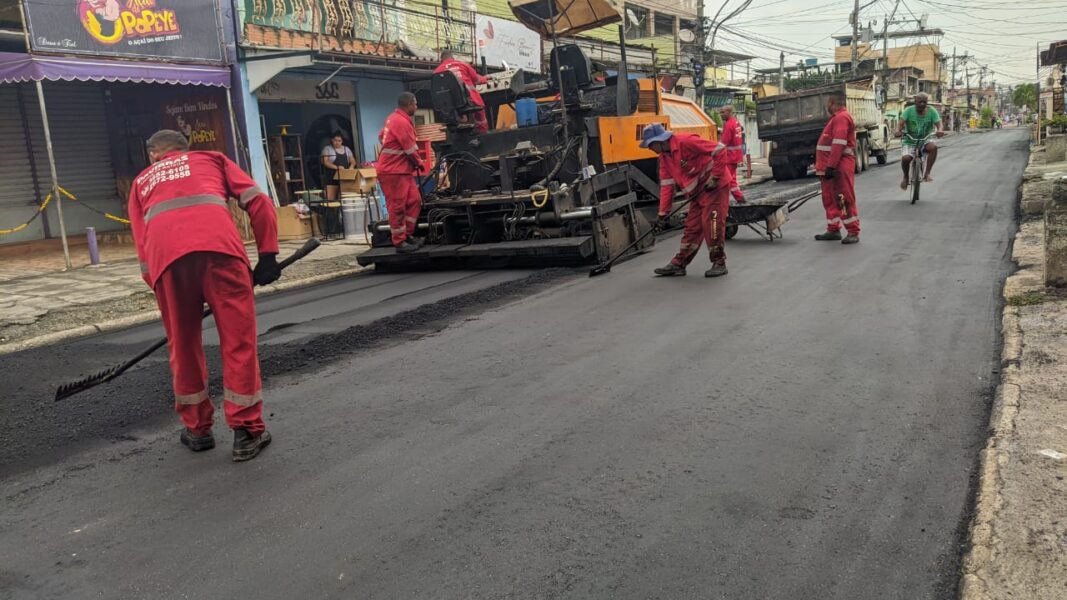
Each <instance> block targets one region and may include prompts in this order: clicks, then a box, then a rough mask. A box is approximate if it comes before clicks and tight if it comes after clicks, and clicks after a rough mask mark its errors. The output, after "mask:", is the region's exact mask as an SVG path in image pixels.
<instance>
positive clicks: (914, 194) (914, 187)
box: [911, 156, 923, 204]
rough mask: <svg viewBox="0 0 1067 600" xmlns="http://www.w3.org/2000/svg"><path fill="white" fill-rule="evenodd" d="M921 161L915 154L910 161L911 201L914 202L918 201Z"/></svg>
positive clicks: (921, 179) (920, 182)
mask: <svg viewBox="0 0 1067 600" xmlns="http://www.w3.org/2000/svg"><path fill="white" fill-rule="evenodd" d="M922 172H923V161H922V158H920V157H918V156H916V157H915V159H914V160H912V161H911V203H912V204H915V203H916V202H918V201H919V186H920V185H922V182H923V176H922Z"/></svg>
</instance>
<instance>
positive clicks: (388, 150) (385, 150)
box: [382, 148, 404, 156]
mask: <svg viewBox="0 0 1067 600" xmlns="http://www.w3.org/2000/svg"><path fill="white" fill-rule="evenodd" d="M382 154H395V155H397V156H403V154H404V151H403V150H395V149H393V148H382Z"/></svg>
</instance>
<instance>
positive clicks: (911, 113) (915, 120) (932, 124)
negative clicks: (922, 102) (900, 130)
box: [900, 106, 941, 146]
mask: <svg viewBox="0 0 1067 600" xmlns="http://www.w3.org/2000/svg"><path fill="white" fill-rule="evenodd" d="M900 118H901V120H903V121H904V138H903V141H902V142H901V143H902V144H903V145H905V146H914V145H915V144H917V143H918V142H919V140H921V139H923V138H924V137H926V136H928V135H930V134H932V133H933V132H935V131H937V127H936V125H937V124H938V123H940V122H941V115H939V114H937V109H936V108H934V107H932V106H927V107H926V114H924V115H920V114H919V111H917V110H915V106H909V107H907V108H905V109H904V112H903V113H902V114H901V115H900Z"/></svg>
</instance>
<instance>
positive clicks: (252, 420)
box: [129, 129, 281, 461]
mask: <svg viewBox="0 0 1067 600" xmlns="http://www.w3.org/2000/svg"><path fill="white" fill-rule="evenodd" d="M147 145H148V156H149V159H150V160H151V161H152V164H151V166H149V167H148V168H147V169H145V170H144V171H143V172H142V173H141V174H140V175H138V176H137V178H136V179H134V181H133V185H132V187H131V189H130V206H129V211H130V223H131V227H132V229H133V238H134V241H135V242H136V244H137V256H138V258H140V261H141V275H142V276H143V277H144V280H145V283H147V284H148V286H149V287H151V288H152V290H153V291H154V292H155V294H156V302H157V303H158V304H159V312H160V313H161V314H162V318H163V328H164V329H166V331H167V339H168V341H169V347H170V368H171V374H172V376H173V381H174V399H175V403H174V407H175V409H176V410H177V412H178V416H180V417H181V419H182V422H183V423H184V424H185V429H184V430H183V431H182V433H181V442H182V444H184V445H185V446H187V447H188V448H189V449H190V450H192V451H194V452H200V451H203V450H210V449H212V448H214V447H215V438H214V436H213V435H212V433H211V427H212V424H213V421H214V415H215V406H214V404H212V402H211V398H210V397H209V395H208V388H207V382H208V372H207V361H206V360H205V358H204V346H203V343H202V338H201V333H202V330H203V323H202V321H203V311H204V303H205V302H206V303H207V305H208V306H209V307H210V308H211V310H212V311H213V312H214V314H215V327H216V329H217V330H218V333H219V345H220V349H221V351H222V373H223V388H224V392H223V403H222V404H223V409H224V412H225V414H226V424H227V425H229V426H230V428H231V429H233V460H235V461H245V460H250V459H253V458H255V457H256V455H258V454H259V452H260V450H262V449H263V448H265V447H266V446H267V444H269V443H270V432H268V431H267V426H266V425H265V424H264V423H263V392H262V382H261V381H260V376H259V358H258V356H257V354H256V343H257V342H256V305H255V300H254V297H253V295H252V283H253V281H254V282H255V283H256V284H257V285H266V284H268V283H271V282H273V281H275V280H277V279H278V277H279V276H280V275H281V268H280V267H279V266H278V262H277V260H276V257H277V255H278V221H277V216H276V215H275V213H274V203H273V202H272V201H271V199H270V198H268V197H267V196H266V194H264V193H263V192H262V191H260V189H259V188H258V187H256V184H255V182H254V181H252V178H251V177H249V176H248V175H247V174H246V173H245V172H244V171H242V170H241V168H240V167H238V166H237V165H236V164H234V162H233V161H231V160H230V159H228V158H226V157H225V156H224V155H222V154H220V153H218V152H190V151H189V141H188V140H187V139H186V138H185V136H183V135H182V134H181V133H178V132H177V131H171V130H168V129H164V130H162V131H158V132H156V133H155V134H154V135H153V136H152V137H150V138H149V139H148V144H147ZM227 198H235V199H237V204H238V205H239V206H240V207H241V208H243V209H244V210H245V211H246V212H247V213H248V215H249V219H250V221H251V223H252V229H253V231H255V234H256V246H257V247H258V250H259V262H258V263H257V264H256V268H255V271H253V270H252V269H250V268H249V267H250V264H249V262H248V255H247V254H246V253H245V246H244V243H243V242H242V241H241V236H240V235H239V234H238V233H237V226H236V225H235V224H234V221H233V217H232V216H231V215H230V211H229V208H228V207H227V205H226V199H227Z"/></svg>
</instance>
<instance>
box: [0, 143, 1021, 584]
mask: <svg viewBox="0 0 1067 600" xmlns="http://www.w3.org/2000/svg"><path fill="white" fill-rule="evenodd" d="M1026 143H1027V142H1026V136H1025V133H1024V132H1022V131H1016V130H1001V131H997V132H992V133H986V134H973V135H963V136H955V137H954V138H951V139H950V140H949V141H946V144H945V146H946V147H945V150H944V151H943V152H942V155H941V158H940V160H939V162H938V165H937V168H936V170H935V178H936V179H937V182H936V183H934V184H932V185H929V186H925V187H924V189H923V191H924V199H923V200H921V201H920V202H919V204H917V205H914V206H913V205H911V204H909V203H908V202H907V200H906V197H905V195H904V193H903V192H901V191H900V190H899V189H897V188H896V184H897V182H898V180H899V177H900V170H899V168H898V167H896V166H892V165H889V166H886V167H882V168H878V169H875V170H873V171H872V172H870V173H868V174H866V175H863V176H861V177H860V178H859V179H858V193H859V197H860V211H861V216H862V218H863V233H862V236H861V237H862V240H863V241H862V243H860V244H859V245H856V246H842V245H840V244H836V243H818V242H814V241H812V240H811V234H813V233H816V232H818V231H820V230H821V228H822V222H823V217H822V215H821V210H820V209H819V207H818V206H817V202H818V201H817V200H816V201H813V202H811V203H809V204H808V205H806V206H805V207H804V208H803V209H801V210H800V211H799V212H798V213H796V214H795V215H794V219H793V221H792V222H790V223H788V224H787V225H786V226H785V239H783V240H781V241H776V242H774V243H769V242H766V241H760V240H758V239H756V237H755V236H754V235H753V234H751V233H750V232H746V231H742V232H741V233H740V234H739V235H738V237H737V238H735V240H733V242H732V243H731V244H729V245H728V247H727V252H728V254H729V266H730V269H731V273H730V275H729V276H727V277H726V278H723V279H719V280H707V279H704V278H703V277H700V276H699V274H700V272H701V271H702V270H703V269H704V268H706V267H705V265H706V264H707V262H706V261H707V259H706V255H702V256H701V257H700V258H698V259H697V261H696V262H695V264H694V266H693V269H692V272H691V274H690V276H689V277H686V278H677V279H666V280H663V279H655V278H653V277H652V276H651V270H652V269H653V268H654V267H656V266H660V265H661V264H663V263H665V262H667V260H668V259H669V257H670V256H671V254H672V253H673V252H674V251H675V250H676V248H677V238H676V237H675V238H668V239H666V240H664V241H663V242H662V243H661V244H660V245H658V246H657V248H656V249H655V250H654V251H652V252H650V253H648V254H646V255H644V256H641V257H638V258H636V259H634V260H631V261H629V262H627V263H624V264H622V265H618V266H616V267H615V268H614V269H613V271H612V273H611V274H609V275H604V276H602V277H599V278H595V279H589V278H585V277H583V276H581V274H573V273H570V272H560V271H554V272H548V273H537V274H534V275H533V276H532V279H515V277H519V275H518V274H506V273H504V274H495V275H493V276H492V277H503V278H504V279H502V280H499V281H493V282H489V281H486V284H487V285H485V286H481V287H479V286H478V285H475V286H473V287H471V288H469V289H468V290H467V291H466V292H464V293H462V294H460V295H453V296H449V297H445V298H431V297H430V296H426V298H427V299H428V300H431V301H433V302H434V303H433V304H430V305H427V306H422V307H419V308H417V309H416V310H414V311H411V312H398V313H395V314H391V313H390V312H389V311H388V310H387V309H384V308H381V306H380V305H381V304H382V303H389V302H391V301H392V300H390V299H389V298H391V297H392V296H391V295H390V294H385V295H384V296H383V299H382V300H381V301H379V302H378V303H373V302H370V303H369V306H372V307H378V309H380V310H382V311H383V312H382V313H381V314H382V315H388V316H385V317H384V318H382V319H378V320H376V321H373V322H363V323H359V324H357V326H356V327H354V328H351V329H344V330H341V327H340V325H342V324H346V323H347V322H346V320H345V319H344V318H342V319H340V320H339V321H338V322H337V323H338V325H337V327H336V328H335V329H333V331H332V332H329V333H326V334H325V335H320V334H321V332H322V331H329V328H319V325H322V323H318V324H316V323H314V321H316V319H310V320H309V321H308V322H305V323H299V324H297V325H294V326H292V327H285V328H281V329H276V330H275V333H273V334H271V335H279V336H280V335H282V334H283V332H284V333H285V334H286V335H288V334H289V333H294V332H299V335H297V337H296V338H295V339H291V340H281V339H279V340H276V341H277V343H274V344H268V345H266V346H265V348H264V356H265V358H264V362H265V370H266V371H267V372H268V375H269V380H268V388H267V390H266V392H267V402H268V405H267V406H268V411H269V413H270V418H269V425H270V427H271V429H272V431H273V433H274V436H275V442H274V445H272V446H271V447H270V448H269V449H268V450H267V451H266V452H265V453H264V454H263V455H262V456H261V457H260V458H257V459H256V460H255V461H252V462H251V463H246V464H233V463H231V462H229V455H228V454H229V453H228V448H227V447H226V443H223V444H222V446H221V447H220V448H218V449H216V450H214V451H212V452H208V453H204V454H192V453H189V452H187V451H185V450H184V449H182V448H181V447H180V446H178V444H177V430H178V428H177V426H176V424H175V421H174V420H166V421H161V420H160V419H162V418H163V417H161V416H159V415H160V414H161V413H160V412H159V410H156V411H148V410H147V409H145V410H146V412H144V414H143V415H142V413H140V412H138V411H136V410H132V409H131V410H129V411H126V412H122V409H121V406H122V405H121V404H119V403H118V402H120V400H116V397H117V396H118V394H119V391H118V390H121V389H126V390H128V391H129V390H132V391H133V392H135V393H138V392H139V393H147V391H149V390H155V391H156V392H160V391H161V390H165V368H164V366H163V365H162V364H156V365H154V366H151V365H150V366H148V367H146V368H145V369H141V370H139V371H138V372H137V373H135V374H133V375H132V376H131V379H130V380H129V381H128V382H125V383H123V384H122V386H124V387H121V388H120V387H119V382H116V383H115V384H113V386H112V387H111V388H109V390H108V391H107V392H106V393H104V392H100V393H98V394H96V395H91V394H90V395H87V396H86V397H84V398H82V399H80V400H79V401H78V402H77V403H74V404H71V405H70V406H71V409H70V410H73V411H85V410H91V409H86V408H85V407H86V405H90V406H91V405H93V404H94V403H101V404H106V405H107V406H110V407H111V408H110V410H111V411H115V412H114V415H115V416H113V417H111V418H110V419H111V420H114V419H115V418H117V417H121V418H122V419H126V420H128V423H127V424H126V425H125V426H124V428H120V430H121V431H124V432H125V433H123V434H122V435H119V436H117V437H112V438H111V441H110V443H103V444H101V443H97V444H81V443H78V444H76V445H73V446H71V445H66V446H64V445H59V446H55V447H52V446H49V447H48V449H47V451H43V452H40V453H34V452H29V453H28V454H27V458H22V459H18V460H17V463H16V464H15V465H14V466H12V465H11V464H10V463H8V464H7V465H6V473H7V474H6V476H5V477H4V479H3V480H0V490H2V497H3V499H4V507H5V509H4V511H3V512H2V514H0V532H2V534H0V597H2V598H19V599H21V598H88V597H95V598H148V597H152V598H216V597H259V598H361V599H364V598H366V599H370V598H432V599H443V598H642V599H644V598H663V599H677V598H701V599H708V598H729V599H742V598H744V599H747V598H753V599H770V598H783V599H818V600H823V599H834V598H840V599H849V600H852V599H857V598H887V599H888V598H892V599H899V598H908V599H909V600H912V599H924V598H951V597H954V594H955V585H956V576H957V567H958V560H959V550H960V548H959V544H960V543H961V540H962V532H963V528H964V527H965V525H966V522H967V518H968V516H969V507H970V502H971V492H970V481H971V477H972V475H973V473H974V469H975V459H976V456H977V452H978V449H979V448H980V447H981V445H982V443H983V442H984V440H985V427H986V423H987V417H988V414H987V413H988V407H989V402H990V394H991V391H992V389H993V385H994V382H995V377H996V369H997V359H996V357H997V348H996V346H997V334H996V331H997V323H996V315H997V308H998V307H997V293H996V292H997V291H998V290H999V288H1000V285H1001V284H1002V281H1003V278H1004V276H1005V274H1006V273H1007V270H1008V263H1007V260H1006V252H1007V250H1008V248H1009V240H1010V239H1011V236H1012V234H1013V231H1014V223H1013V204H1014V203H1013V200H1014V198H1015V195H1016V187H1017V185H1018V183H1019V181H1020V178H1021V174H1022V170H1023V166H1024V164H1025V152H1026ZM467 275H468V276H469V275H471V274H467ZM389 277H395V276H389ZM433 277H439V275H424V276H418V277H416V278H415V279H413V280H409V281H420V280H423V278H426V279H425V281H429V280H430V279H432V278H433ZM487 277H490V276H488V275H487ZM353 281H355V280H353ZM378 281H382V282H384V283H385V285H388V286H394V285H398V283H397V282H396V281H389V280H386V279H384V278H380V277H377V276H375V277H370V278H366V279H360V280H359V283H358V285H370V284H373V283H377V282H378ZM437 281H438V282H439V285H436V286H423V287H420V286H419V285H416V286H415V288H413V291H412V292H411V294H414V295H415V296H421V295H423V294H431V295H432V294H434V293H438V292H439V290H441V289H447V288H448V287H450V284H448V282H447V281H445V280H437ZM347 283H348V284H351V283H352V282H347ZM337 285H345V284H337ZM337 289H338V290H340V288H337ZM373 289H375V288H371V290H373ZM433 290H438V292H435V291H433ZM368 293H371V292H370V291H369V290H366V289H364V290H360V291H358V292H354V293H351V294H347V295H346V294H338V295H336V296H334V298H333V301H334V302H336V303H337V304H338V305H339V306H340V307H341V308H342V309H343V308H346V307H351V309H352V310H356V308H357V304H358V303H360V302H369V301H368V300H367V296H366V294H368ZM446 295H447V294H446ZM290 300H291V299H285V298H279V301H280V302H288V301H290ZM309 300H310V298H307V297H305V300H304V301H305V302H307V301H309ZM412 304H416V305H417V304H418V301H417V299H415V300H413V299H412V298H408V305H409V306H410V305H412ZM300 307H301V305H300V304H298V305H296V306H290V307H289V309H287V310H288V311H289V312H292V311H294V310H298V309H299V308H300ZM400 310H401V311H402V310H403V309H400ZM326 312H331V311H326ZM340 312H344V311H343V310H342V311H340ZM324 314H325V313H324ZM357 314H358V313H357ZM324 318H326V317H324ZM353 318H354V317H353ZM319 320H321V319H319ZM289 322H292V318H291V317H285V318H279V321H278V323H276V324H284V323H289ZM126 335H128V336H133V337H134V338H137V336H144V335H145V334H144V332H140V333H138V332H129V333H127V334H126ZM134 341H135V340H134V339H127V340H125V341H122V342H120V341H118V338H112V337H105V338H104V339H100V340H96V341H95V342H94V345H93V346H92V349H93V350H95V351H99V352H101V353H107V352H117V350H116V349H118V348H125V347H126V346H128V345H130V344H132V343H133V342H134ZM138 341H139V338H138ZM86 343H88V342H86ZM109 348H111V349H110V350H109ZM85 349H90V348H89V347H88V346H86V347H85ZM55 352H57V353H58V354H59V356H60V357H61V360H56V361H52V363H51V364H53V365H55V366H53V367H52V368H50V369H49V370H47V371H43V372H42V371H41V370H38V371H37V372H36V373H34V375H36V377H37V378H38V379H40V380H41V381H43V382H44V383H41V384H40V385H38V384H33V385H30V384H26V385H23V388H22V389H20V390H16V392H14V393H8V394H5V396H6V398H14V400H7V401H5V403H4V410H5V415H6V414H7V411H8V410H11V409H13V406H14V403H19V404H26V405H29V406H31V407H33V408H34V409H39V410H46V409H45V408H44V406H45V403H44V401H43V400H42V399H40V398H38V397H37V395H38V394H39V393H41V390H44V389H46V388H47V387H48V385H50V384H54V383H55V382H56V381H57V380H59V379H61V378H63V377H66V376H68V375H69V373H68V372H67V371H70V370H75V369H77V368H84V367H85V365H86V364H88V363H89V362H92V361H88V360H84V359H78V360H75V358H73V357H71V356H67V355H64V354H63V351H61V350H55ZM63 356H66V358H65V359H62V357H63ZM98 359H99V357H98ZM11 361H16V362H11ZM18 361H21V362H18ZM29 361H30V358H27V357H25V356H23V357H19V356H16V357H14V358H11V359H10V361H9V358H8V357H5V363H6V364H7V365H9V369H7V370H9V371H10V370H20V371H23V376H24V377H25V375H26V370H27V369H30V368H31V367H30V366H29V365H30V363H29ZM12 367H13V368H12ZM5 377H8V378H9V379H8V380H7V382H4V389H5V390H8V389H11V388H9V387H8V386H9V384H10V382H11V381H12V380H11V379H10V375H5ZM35 386H36V387H35ZM127 393H129V392H127ZM119 398H121V397H119ZM128 399H129V401H130V402H131V403H133V404H136V405H139V406H140V405H144V406H148V405H151V406H158V405H157V404H153V403H154V402H157V401H158V398H151V399H148V400H145V399H142V398H128ZM49 401H50V400H49ZM20 414H23V413H20ZM48 414H50V415H51V416H52V418H51V421H53V429H55V428H63V427H64V426H65V424H66V421H65V420H64V419H66V417H65V416H64V415H63V414H60V413H57V412H50V413H48ZM23 416H27V415H25V414H24V415H23ZM142 416H143V418H141V417H142ZM149 416H151V417H153V418H151V419H149V418H148V417H149ZM27 418H29V417H28V416H27ZM94 418H95V417H92V416H90V417H89V421H88V425H86V426H85V427H86V428H87V429H88V430H90V432H91V436H90V437H93V436H100V435H103V432H105V431H107V430H108V429H107V427H106V426H105V425H104V424H103V423H101V422H99V421H97V420H94ZM33 423H36V424H38V425H39V431H40V432H42V435H44V434H47V433H48V432H49V431H50V430H49V428H48V427H47V424H40V422H39V419H38V420H33ZM216 433H217V435H218V436H219V437H220V439H221V440H222V441H224V442H226V441H228V438H229V436H228V435H227V434H226V433H225V432H224V430H223V427H222V426H221V425H219V426H217V428H216ZM49 439H52V438H49ZM55 439H60V438H55ZM4 440H5V443H15V442H21V443H24V444H27V445H33V443H34V437H33V436H32V435H25V436H22V437H21V438H20V439H15V438H12V437H11V436H7V437H5V438H4ZM71 448H75V449H74V450H71ZM27 465H28V466H27Z"/></svg>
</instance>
